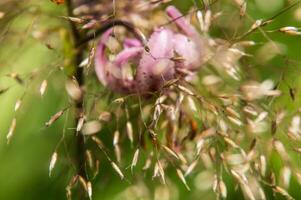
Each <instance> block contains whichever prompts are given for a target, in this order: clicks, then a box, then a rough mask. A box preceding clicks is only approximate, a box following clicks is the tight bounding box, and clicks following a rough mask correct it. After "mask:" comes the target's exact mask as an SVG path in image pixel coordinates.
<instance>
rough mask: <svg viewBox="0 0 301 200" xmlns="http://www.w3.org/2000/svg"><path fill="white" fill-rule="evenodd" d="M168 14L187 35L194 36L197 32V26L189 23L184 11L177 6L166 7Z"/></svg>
mask: <svg viewBox="0 0 301 200" xmlns="http://www.w3.org/2000/svg"><path fill="white" fill-rule="evenodd" d="M166 12H167V14H168V16H169V17H170V18H171V19H172V20H174V22H175V23H176V25H177V26H178V27H179V28H180V29H181V30H182V31H183V32H184V33H185V34H186V35H187V36H194V35H196V34H197V31H196V30H195V28H194V27H193V26H192V25H190V24H189V22H188V21H187V20H186V19H185V17H184V16H183V15H182V13H181V12H180V11H179V10H178V9H177V8H176V7H175V6H168V7H167V8H166Z"/></svg>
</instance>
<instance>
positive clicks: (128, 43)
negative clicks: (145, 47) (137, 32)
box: [123, 38, 142, 48]
mask: <svg viewBox="0 0 301 200" xmlns="http://www.w3.org/2000/svg"><path fill="white" fill-rule="evenodd" d="M123 45H124V48H130V47H141V46H142V44H141V42H140V41H139V40H137V39H132V38H125V39H124V42H123Z"/></svg>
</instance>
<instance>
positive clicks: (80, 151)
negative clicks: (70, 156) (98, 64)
mask: <svg viewBox="0 0 301 200" xmlns="http://www.w3.org/2000/svg"><path fill="white" fill-rule="evenodd" d="M66 6H67V12H68V16H69V17H73V16H74V15H73V11H72V10H73V5H72V0H66ZM70 26H71V33H72V37H73V45H74V47H73V50H74V52H75V53H74V56H73V59H74V60H73V63H74V65H75V66H74V67H75V75H74V76H75V78H76V80H77V81H78V84H79V87H80V88H82V86H83V85H84V74H83V68H82V67H78V66H79V65H80V63H81V61H82V59H83V53H84V52H83V51H84V47H76V44H77V43H78V42H79V41H81V34H80V32H79V31H78V29H77V27H76V25H75V24H74V22H72V21H70ZM75 103H76V108H75V115H76V117H75V124H77V123H78V120H79V119H80V115H81V113H82V112H83V98H81V99H80V100H79V101H77V102H75ZM74 135H75V137H76V155H75V159H76V165H77V175H79V176H81V177H83V178H84V179H85V180H86V179H87V174H86V171H85V140H84V139H85V138H84V136H83V134H81V133H77V132H76V131H75V133H74ZM78 199H88V197H87V195H85V193H84V192H83V191H80V192H79V196H78Z"/></svg>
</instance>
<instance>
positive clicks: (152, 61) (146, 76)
mask: <svg viewBox="0 0 301 200" xmlns="http://www.w3.org/2000/svg"><path fill="white" fill-rule="evenodd" d="M166 12H167V14H168V15H169V16H170V17H171V19H172V20H174V21H175V23H176V25H177V27H178V28H179V29H180V30H181V31H182V32H183V33H184V34H181V33H174V32H173V31H172V30H170V29H167V28H163V27H162V28H159V29H157V30H155V31H154V32H153V33H152V34H151V36H150V38H149V40H148V42H147V47H148V49H149V51H146V50H145V48H144V47H143V45H142V44H141V43H140V41H138V40H136V39H129V38H126V39H125V40H124V49H123V50H122V51H121V52H120V53H118V54H117V55H116V57H115V58H114V60H113V61H108V59H107V58H106V54H105V49H106V41H107V40H108V39H109V37H110V35H111V34H112V29H110V30H108V31H107V32H106V33H104V34H103V36H102V37H101V40H100V42H99V44H98V47H97V50H96V57H95V70H96V74H97V76H98V78H99V80H100V81H101V83H102V84H103V85H104V86H105V87H107V88H109V89H111V90H113V91H116V92H120V93H140V94H145V93H147V92H152V91H156V90H159V89H160V88H161V87H162V86H163V84H164V82H165V81H168V80H171V79H173V78H175V77H176V76H177V69H185V70H189V71H195V70H196V69H198V68H199V67H200V66H201V64H202V43H201V38H200V36H199V34H198V32H197V31H196V30H195V28H194V27H193V26H192V25H190V24H189V23H188V21H187V20H186V19H185V18H184V17H183V16H182V14H181V13H180V12H179V11H178V10H177V9H176V8H175V7H174V6H169V7H168V8H167V10H166ZM175 56H180V57H182V58H183V59H184V61H176V60H175V59H173V58H174V57H175ZM130 64H133V65H135V66H137V70H136V71H137V72H136V74H135V75H134V76H131V75H130V74H129V73H127V70H126V68H128V67H129V66H130Z"/></svg>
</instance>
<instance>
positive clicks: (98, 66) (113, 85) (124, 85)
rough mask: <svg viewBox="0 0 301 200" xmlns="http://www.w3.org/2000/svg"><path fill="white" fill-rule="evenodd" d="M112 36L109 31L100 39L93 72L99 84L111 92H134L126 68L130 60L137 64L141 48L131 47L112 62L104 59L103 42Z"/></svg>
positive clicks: (132, 82) (130, 77) (131, 78)
mask: <svg viewBox="0 0 301 200" xmlns="http://www.w3.org/2000/svg"><path fill="white" fill-rule="evenodd" d="M111 34H112V30H111V29H110V30H109V31H107V32H106V33H104V35H103V36H102V38H101V41H100V42H99V45H98V47H97V50H96V57H95V71H96V75H97V76H98V78H99V80H100V81H101V83H102V84H103V85H104V86H106V87H108V88H110V89H111V90H113V91H116V92H121V93H131V92H133V90H134V81H133V77H132V76H131V74H130V73H127V71H126V68H127V67H128V66H129V65H128V63H129V61H130V60H133V62H134V63H135V62H136V63H138V60H139V59H140V57H141V56H140V54H141V52H142V48H140V47H132V48H126V49H124V50H123V51H121V52H120V53H119V54H118V55H117V56H116V58H115V59H114V61H113V62H110V61H108V60H107V59H106V55H105V49H106V46H105V42H106V40H107V39H108V38H109V37H110V35H111Z"/></svg>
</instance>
